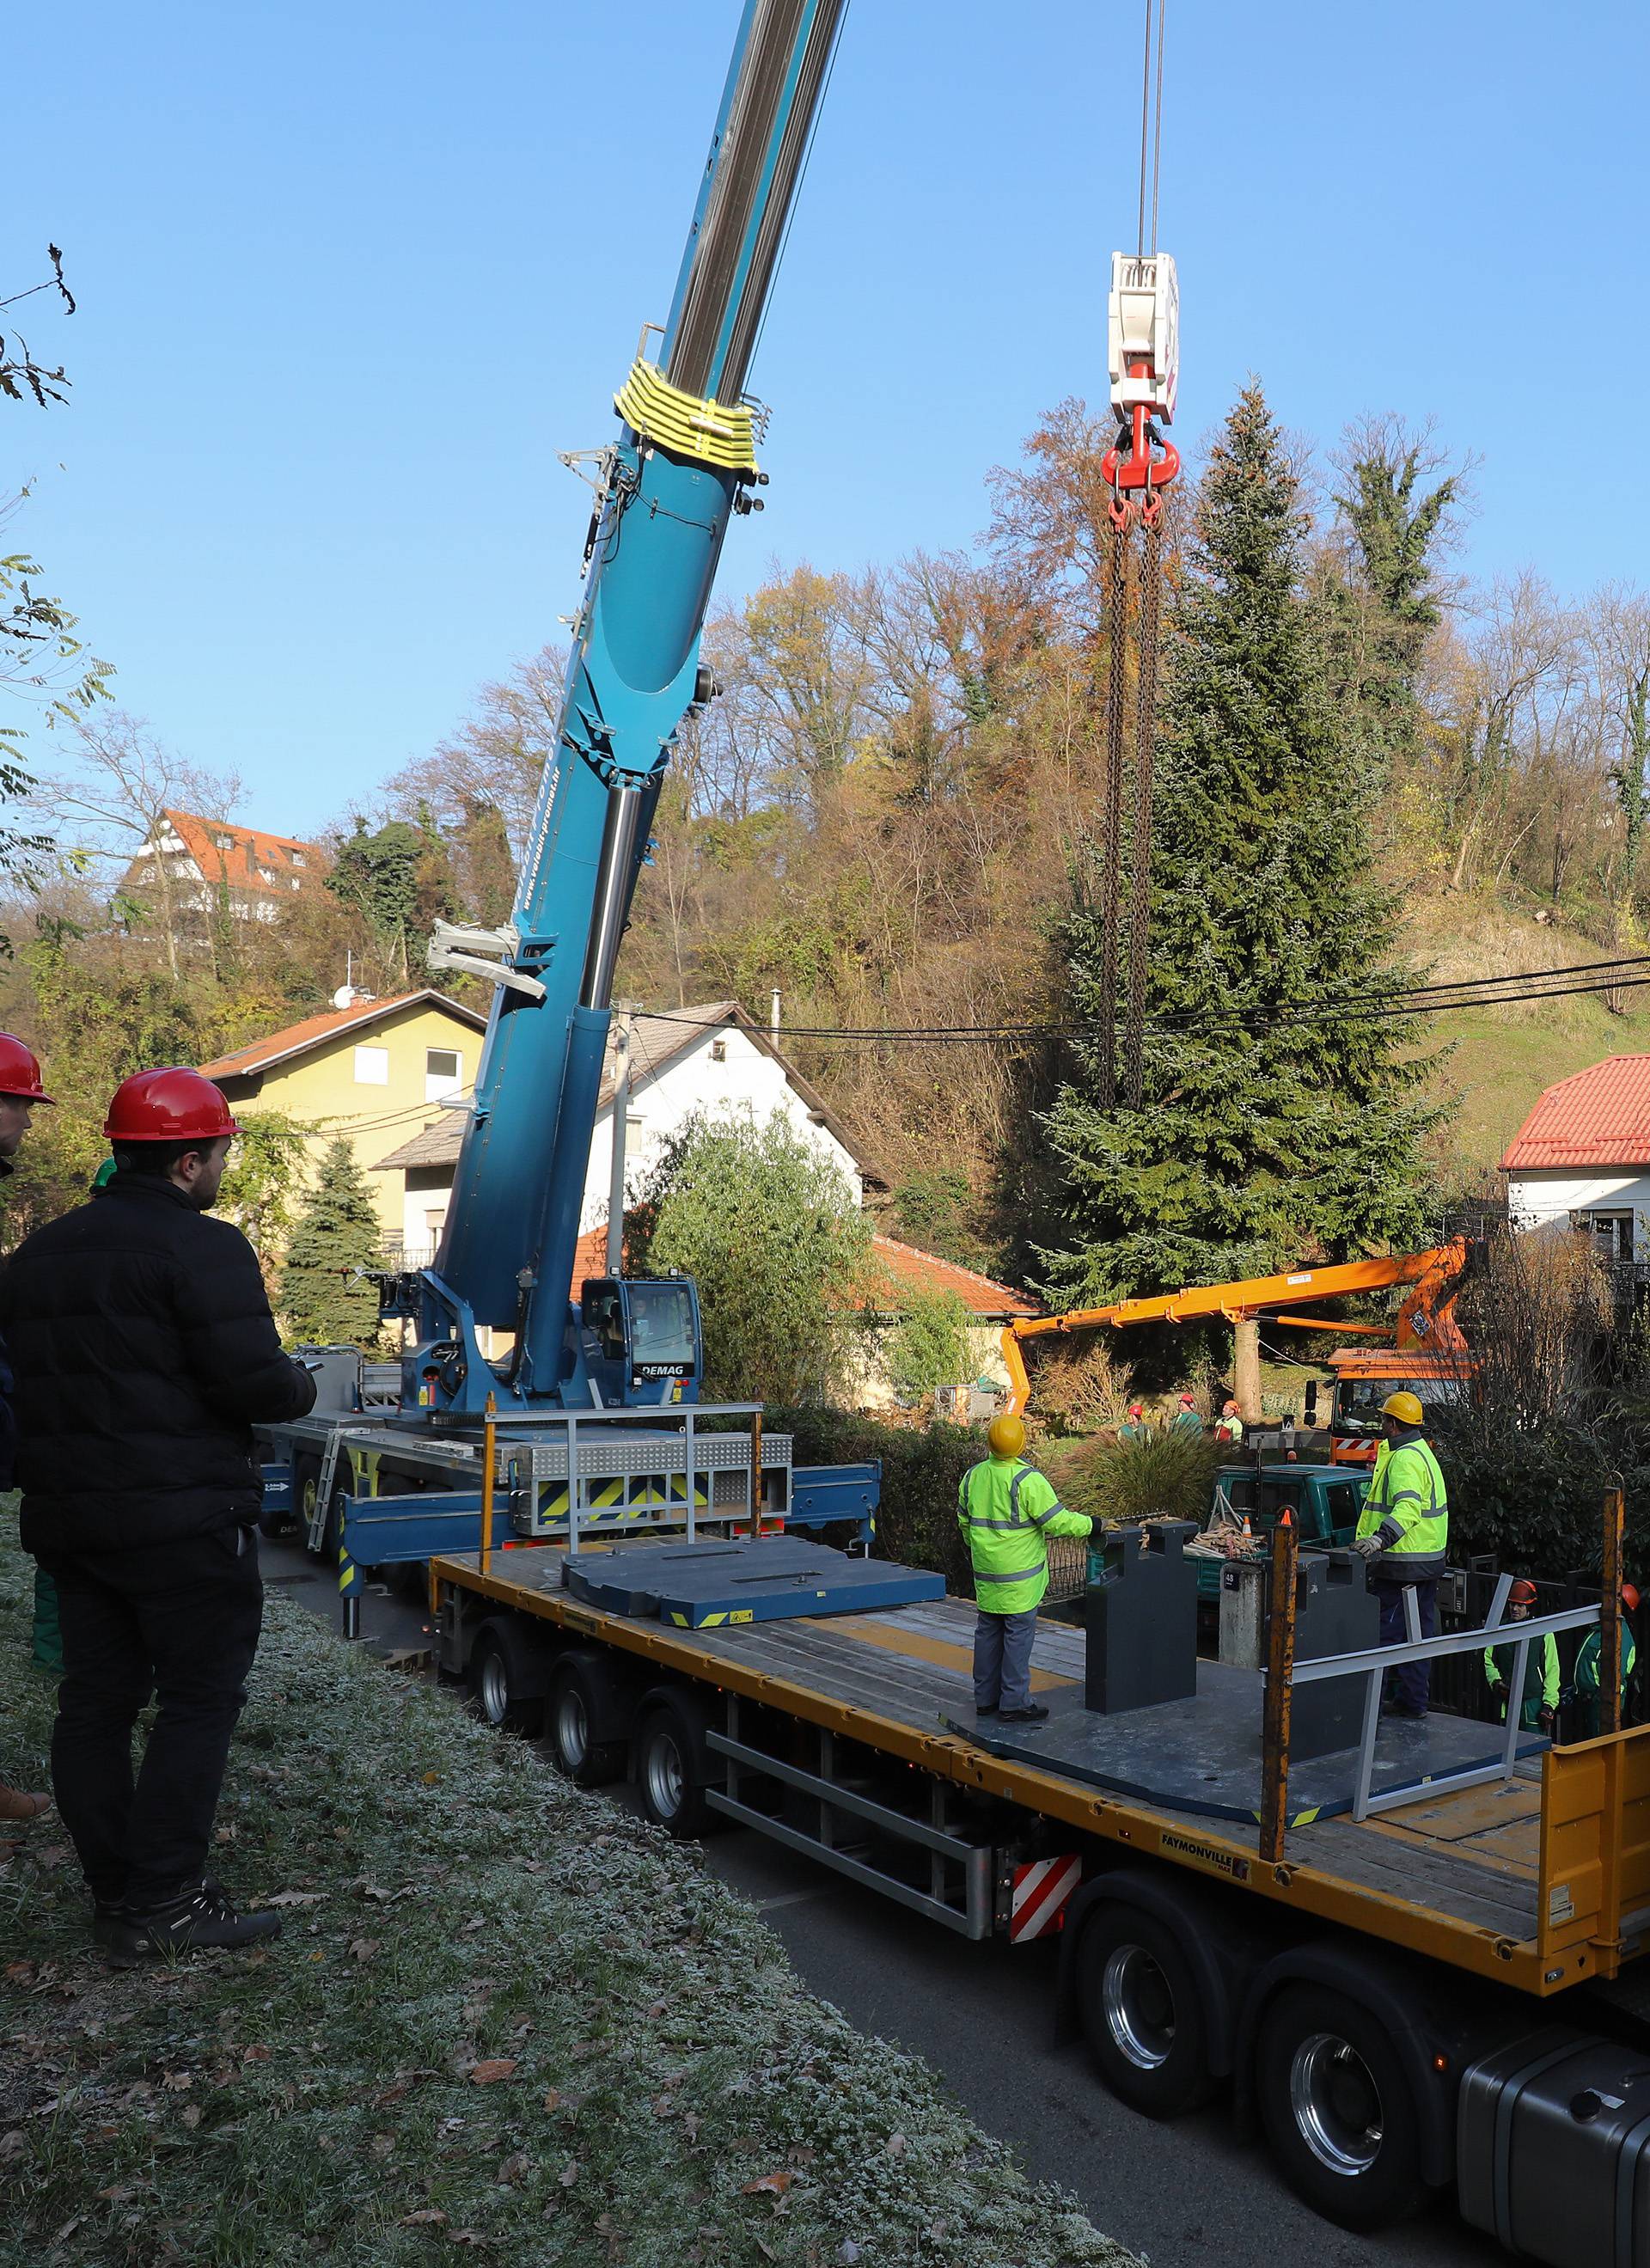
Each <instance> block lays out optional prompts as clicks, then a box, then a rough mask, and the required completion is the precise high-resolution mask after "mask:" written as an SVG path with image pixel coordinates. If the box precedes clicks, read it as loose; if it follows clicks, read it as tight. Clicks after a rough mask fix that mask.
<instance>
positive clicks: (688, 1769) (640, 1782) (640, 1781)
mask: <svg viewBox="0 0 1650 2268" xmlns="http://www.w3.org/2000/svg"><path fill="white" fill-rule="evenodd" d="M706 1761H707V1756H706V1749H705V1745H704V1719H703V1715H702V1713H701V1712H700V1710H699V1709H698V1707H697V1706H696V1704H695V1703H694V1702H692V1701H690V1700H689V1699H688V1698H687V1697H686V1696H685V1695H682V1694H680V1693H656V1694H654V1695H652V1697H651V1698H650V1699H649V1700H647V1701H646V1702H645V1703H644V1704H643V1708H642V1725H641V1730H640V1731H639V1732H638V1733H637V1738H636V1784H637V1789H638V1790H639V1792H640V1794H641V1798H642V1809H643V1811H644V1813H645V1815H646V1816H647V1817H648V1818H649V1819H651V1820H652V1823H653V1824H654V1826H655V1827H662V1828H663V1829H664V1830H665V1831H666V1833H667V1835H674V1836H675V1837H677V1838H678V1839H679V1840H680V1841H681V1842H684V1843H691V1842H694V1841H696V1839H697V1838H698V1837H700V1836H702V1835H703V1834H704V1833H705V1832H706V1830H708V1828H709V1827H710V1824H711V1817H712V1814H711V1807H710V1805H709V1804H708V1803H707V1802H706V1801H705V1800H704V1781H705V1764H706Z"/></svg>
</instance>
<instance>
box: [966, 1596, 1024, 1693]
mask: <svg viewBox="0 0 1650 2268" xmlns="http://www.w3.org/2000/svg"><path fill="white" fill-rule="evenodd" d="M1036 1635H1037V1609H1035V1607H1028V1608H1027V1609H1026V1611H1025V1612H1024V1614H1022V1615H988V1614H987V1613H986V1611H985V1609H984V1608H983V1607H982V1608H981V1609H980V1618H979V1620H978V1622H977V1623H976V1624H975V1625H974V1705H975V1707H976V1709H1028V1708H1029V1707H1030V1706H1031V1641H1032V1639H1033V1638H1035V1636H1036Z"/></svg>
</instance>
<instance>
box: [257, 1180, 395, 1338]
mask: <svg viewBox="0 0 1650 2268" xmlns="http://www.w3.org/2000/svg"><path fill="white" fill-rule="evenodd" d="M383 1241H384V1231H383V1228H382V1226H381V1225H380V1224H379V1217H378V1209H377V1207H376V1206H375V1205H374V1204H373V1202H372V1190H371V1189H369V1188H368V1186H367V1180H366V1175H365V1173H364V1172H363V1171H362V1169H361V1167H360V1164H359V1162H358V1161H357V1158H356V1154H355V1152H354V1151H353V1150H352V1149H351V1148H350V1145H349V1144H348V1143H347V1142H346V1141H343V1139H342V1138H340V1139H339V1140H337V1141H335V1142H333V1143H330V1144H329V1145H328V1148H327V1152H326V1154H325V1155H324V1156H323V1158H322V1159H321V1161H320V1172H319V1174H318V1175H317V1177H316V1182H315V1186H314V1188H313V1189H311V1190H310V1192H309V1193H308V1195H307V1196H306V1197H305V1199H304V1202H303V1204H302V1206H301V1207H300V1209H299V1211H298V1219H297V1220H296V1221H295V1223H294V1224H293V1228H292V1241H291V1243H290V1244H289V1245H288V1247H287V1248H286V1258H285V1261H284V1263H283V1266H282V1269H281V1300H280V1305H281V1312H282V1314H283V1315H284V1318H285V1322H286V1327H287V1329H288V1331H289V1332H290V1333H291V1337H293V1338H295V1339H297V1340H299V1341H301V1342H303V1343H305V1344H313V1345H319V1346H329V1345H332V1344H348V1343H349V1342H350V1341H353V1342H354V1344H356V1345H357V1346H361V1347H368V1346H371V1345H372V1344H373V1343H374V1341H375V1340H376V1338H377V1337H378V1287H377V1285H375V1284H372V1283H371V1282H367V1281H365V1280H364V1279H363V1278H360V1277H358V1276H357V1275H356V1273H355V1270H357V1268H375V1267H379V1266H381V1265H382V1264H383V1263H382V1246H383Z"/></svg>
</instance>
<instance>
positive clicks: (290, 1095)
mask: <svg viewBox="0 0 1650 2268" xmlns="http://www.w3.org/2000/svg"><path fill="white" fill-rule="evenodd" d="M485 1030H486V1025H485V1023H484V1021H483V1020H482V1018H481V1017H480V1016H478V1015H476V1014H475V1012H474V1011H473V1010H472V1009H469V1008H466V1007H462V1006H460V1004H459V1002H458V1001H456V1000H449V999H448V998H447V997H446V994H445V993H441V992H437V991H434V990H424V991H419V992H404V993H400V994H398V995H396V996H395V997H394V998H391V999H387V1000H368V999H358V1000H355V1001H353V1002H351V1003H350V1005H348V1006H347V1007H343V1008H334V1009H330V1010H328V1011H327V1012H325V1013H322V1014H320V1015H316V1016H306V1017H305V1018H304V1019H303V1020H302V1021H301V1022H299V1023H296V1024H289V1025H288V1026H287V1027H285V1028H284V1030H282V1031H278V1032H272V1033H270V1035H269V1037H268V1038H267V1039H261V1040H253V1041H250V1042H248V1043H247V1045H246V1046H245V1047H242V1048H236V1049H233V1050H232V1052H231V1053H230V1054H228V1055H225V1056H219V1057H217V1060H216V1061H215V1062H213V1063H209V1064H202V1066H201V1069H202V1070H203V1071H204V1072H205V1074H206V1076H207V1078H208V1079H213V1080H215V1081H216V1082H217V1085H218V1086H221V1087H222V1088H223V1090H224V1093H225V1096H226V1097H227V1099H228V1101H229V1102H230V1105H231V1107H232V1108H233V1109H234V1110H236V1111H237V1112H240V1111H247V1112H254V1111H262V1110H268V1111H279V1112H281V1113H282V1114H284V1116H287V1117H289V1118H292V1119H296V1120H298V1122H299V1123H301V1124H303V1125H304V1126H305V1128H306V1130H307V1132H308V1141H309V1147H310V1151H311V1154H312V1158H313V1159H314V1160H319V1158H320V1155H321V1153H322V1152H323V1151H324V1150H325V1148H326V1146H327V1145H328V1143H329V1142H331V1141H334V1140H335V1139H336V1138H337V1137H338V1136H340V1135H342V1136H343V1138H344V1140H345V1141H347V1142H348V1143H349V1145H350V1148H351V1149H352V1150H353V1151H354V1152H355V1154H356V1158H357V1161H358V1163H359V1164H360V1166H361V1167H362V1170H363V1172H364V1173H365V1175H366V1182H367V1186H368V1188H369V1189H372V1194H373V1201H374V1203H375V1204H376V1205H377V1207H378V1211H379V1219H380V1221H381V1222H382V1224H383V1227H384V1241H385V1243H386V1245H387V1246H392V1247H399V1246H400V1244H401V1240H402V1233H403V1219H402V1211H403V1208H402V1202H401V1191H400V1189H399V1188H394V1187H392V1186H388V1185H387V1183H386V1179H385V1176H384V1175H381V1174H374V1173H373V1172H372V1167H374V1166H375V1165H376V1164H377V1163H378V1161H379V1159H380V1158H382V1157H383V1155H384V1153H385V1152H386V1150H387V1149H391V1148H393V1147H394V1145H396V1144H397V1143H398V1142H404V1141H406V1140H408V1139H409V1138H410V1137H411V1136H412V1135H414V1134H416V1132H417V1131H418V1130H419V1129H420V1128H421V1127H424V1126H428V1125H430V1124H431V1123H432V1122H434V1121H435V1120H437V1119H438V1118H439V1117H440V1116H442V1102H443V1099H444V1098H446V1097H448V1096H462V1095H468V1094H469V1092H470V1090H471V1089H472V1088H473V1087H474V1086H475V1071H476V1065H477V1063H478V1061H479V1059H480V1056H481V1046H482V1034H483V1033H484V1031H485Z"/></svg>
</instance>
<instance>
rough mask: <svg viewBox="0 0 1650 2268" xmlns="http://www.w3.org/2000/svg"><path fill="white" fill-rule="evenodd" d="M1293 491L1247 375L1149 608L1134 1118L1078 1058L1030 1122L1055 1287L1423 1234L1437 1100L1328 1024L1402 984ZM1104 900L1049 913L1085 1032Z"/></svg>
mask: <svg viewBox="0 0 1650 2268" xmlns="http://www.w3.org/2000/svg"><path fill="white" fill-rule="evenodd" d="M1305 533H1306V520H1305V515H1304V513H1303V512H1302V509H1301V504H1300V493H1299V487H1298V483H1297V482H1296V480H1295V478H1294V475H1293V473H1292V471H1291V469H1290V466H1289V462H1288V459H1287V456H1286V454H1285V449H1284V446H1283V442H1282V439H1281V437H1280V435H1279V433H1278V428H1277V426H1276V425H1275V424H1274V423H1273V421H1272V419H1271V415H1270V413H1269V411H1268V409H1267V407H1266V403H1265V400H1264V397H1263V394H1262V392H1261V388H1260V387H1259V385H1258V384H1257V383H1255V382H1253V381H1251V383H1250V384H1249V386H1248V387H1246V388H1245V389H1244V391H1243V393H1242V394H1241V395H1240V396H1239V399H1238V401H1237V402H1236V404H1235V406H1234V409H1233V410H1232V412H1231V415H1230V416H1229V417H1228V419H1227V421H1226V426H1225V429H1224V431H1223V433H1222V435H1221V438H1220V439H1219V443H1218V445H1217V446H1216V447H1215V449H1214V452H1213V455H1212V460H1211V462H1210V465H1209V468H1208V470H1207V473H1206V475H1205V476H1204V482H1203V487H1202V490H1201V494H1200V497H1199V499H1198V504H1197V516H1196V524H1195V527H1194V529H1193V531H1192V534H1191V538H1190V544H1189V548H1188V553H1187V556H1186V558H1185V561H1184V563H1183V571H1182V573H1181V575H1180V576H1179V578H1178V579H1177V581H1176V584H1175V588H1174V591H1173V594H1172V597H1171V600H1170V605H1169V610H1168V616H1167V619H1166V637H1165V652H1164V663H1165V672H1166V675H1165V682H1164V689H1163V701H1162V709H1161V714H1160V735H1159V750H1158V770H1157V796H1156V814H1155V841H1154V844H1153V882H1152V936H1151V968H1150V976H1149V983H1148V988H1147V1011H1146V1013H1147V1037H1146V1048H1145V1107H1144V1108H1143V1109H1141V1110H1139V1111H1138V1112H1137V1111H1132V1110H1130V1109H1129V1108H1127V1107H1126V1106H1123V1105H1114V1106H1112V1107H1110V1108H1106V1107H1102V1105H1101V1101H1099V1095H1098V1080H1097V1077H1096V1063H1095V1057H1094V1055H1093V1054H1092V1053H1091V1052H1087V1051H1085V1050H1084V1049H1082V1048H1080V1047H1079V1049H1077V1051H1076V1059H1075V1064H1074V1067H1073V1068H1072V1071H1071V1072H1070V1075H1069V1076H1068V1078H1067V1079H1066V1081H1065V1083H1064V1085H1063V1086H1062V1087H1061V1089H1060V1091H1059V1093H1058V1094H1057V1099H1056V1101H1055V1104H1054V1107H1053V1108H1052V1110H1051V1111H1050V1114H1049V1116H1048V1117H1047V1119H1046V1121H1045V1126H1046V1131H1047V1134H1048V1136H1049V1138H1050V1143H1051V1145H1052V1148H1053V1152H1054V1156H1055V1160H1056V1162H1057V1169H1058V1173H1059V1175H1060V1183H1061V1186H1060V1191H1059V1196H1058V1198H1057V1212H1058V1216H1059V1226H1058V1227H1057V1229H1056V1230H1055V1231H1053V1232H1052V1233H1050V1237H1049V1240H1048V1245H1047V1247H1046V1248H1045V1249H1044V1250H1043V1253H1042V1260H1043V1263H1044V1267H1045V1270H1046V1275H1047V1279H1048V1288H1049V1290H1050V1292H1051V1293H1052V1294H1053V1295H1054V1296H1055V1297H1056V1298H1057V1299H1059V1300H1062V1301H1066V1302H1070V1301H1075V1300H1086V1299H1092V1298H1103V1297H1110V1296H1116V1295H1118V1294H1120V1293H1128V1292H1144V1291H1155V1290H1160V1289H1164V1288H1170V1289H1172V1288H1174V1287H1175V1286H1177V1285H1182V1284H1191V1283H1198V1282H1207V1281H1211V1280H1218V1279H1220V1278H1226V1277H1231V1276H1241V1275H1247V1274H1250V1273H1253V1272H1255V1271H1256V1270H1263V1269H1265V1268H1268V1267H1270V1266H1273V1265H1276V1264H1279V1263H1285V1262H1287V1261H1289V1260H1292V1259H1296V1258H1300V1257H1305V1256H1308V1255H1323V1254H1332V1255H1337V1256H1338V1255H1343V1254H1345V1253H1348V1252H1358V1251H1362V1250H1368V1249H1370V1248H1374V1247H1377V1246H1380V1245H1382V1244H1396V1245H1402V1244H1404V1243H1407V1242H1408V1241H1411V1239H1412V1238H1414V1237H1415V1236H1416V1235H1417V1234H1418V1233H1419V1230H1420V1227H1421V1219H1420V1204H1419V1199H1420V1196H1421V1189H1422V1182H1423V1174H1422V1167H1421V1163H1420V1160H1419V1157H1418V1136H1419V1135H1420V1134H1421V1133H1422V1132H1423V1131H1424V1130H1425V1127H1426V1126H1427V1125H1428V1124H1429V1123H1431V1120H1432V1116H1433V1114H1432V1113H1430V1112H1429V1110H1428V1108H1426V1106H1425V1103H1424V1102H1423V1101H1421V1100H1420V1098H1419V1096H1418V1093H1417V1089H1418V1084H1419V1081H1420V1079H1421V1078H1422V1076H1423V1074H1424V1071H1425V1064H1420V1063H1418V1061H1417V1060H1416V1058H1415V1057H1414V1055H1413V1053H1412V1051H1411V1039H1410V1036H1409V1035H1408V1034H1407V1033H1406V1031H1405V1029H1404V1027H1403V1026H1402V1024H1400V1023H1396V1022H1394V1021H1391V1020H1386V1021H1382V1020H1373V1019H1370V1018H1368V1017H1361V1018H1360V1017H1358V1016H1355V1015H1351V1014H1349V1015H1344V1016H1337V1015H1334V1014H1332V1013H1329V1014H1326V1013H1324V1009H1325V1005H1326V1003H1328V1002H1330V1001H1331V1000H1333V999H1336V998H1344V996H1346V995H1347V994H1349V993H1354V992H1356V993H1379V992H1380V991H1381V989H1382V987H1383V986H1384V985H1386V984H1389V983H1393V982H1396V981H1399V980H1400V977H1401V972H1400V971H1399V969H1398V968H1397V967H1396V964H1395V962H1394V961H1393V941H1394V911H1393V908H1392V905H1391V903H1390V902H1389V898H1388V896H1387V895H1386V894H1385V893H1384V892H1383V891H1382V890H1381V887H1380V886H1379V885H1378V884H1377V883H1376V882H1375V881H1374V880H1373V879H1372V877H1371V873H1370V871H1369V869H1370V858H1369V850H1368V820H1369V814H1370V809H1371V805H1372V802H1373V799H1374V793H1375V792H1376V790H1377V784H1378V783H1377V781H1376V779H1375V777H1374V772H1375V770H1376V767H1375V764H1374V761H1373V752H1372V750H1371V747H1370V745H1369V737H1368V734H1367V732H1366V727H1365V726H1364V725H1362V723H1361V721H1360V719H1359V715H1358V713H1357V712H1356V711H1340V712H1338V713H1337V710H1336V708H1335V707H1334V705H1333V704H1332V703H1331V701H1330V696H1329V694H1328V690H1327V688H1326V683H1325V676H1324V669H1323V662H1322V638H1321V632H1320V625H1319V623H1318V622H1317V621H1316V619H1315V615H1314V614H1313V611H1312V609H1311V608H1310V606H1309V604H1308V602H1307V600H1306V598H1305V597H1304V596H1303V594H1302V593H1301V591H1300V583H1299V577H1300V553H1301V545H1302V542H1303V539H1304V536H1305ZM1100 936H1101V917H1100V909H1099V908H1098V907H1097V906H1094V907H1088V906H1084V907H1079V909H1078V910H1077V911H1076V912H1075V913H1074V914H1073V915H1072V917H1071V918H1070V919H1069V920H1068V921H1067V923H1066V924H1065V925H1064V938H1063V943H1064V949H1065V954H1066V958H1067V961H1068V967H1069V974H1070V984H1071V993H1072V1008H1073V1010H1074V1012H1075V1016H1076V1018H1077V1020H1079V1021H1087V1020H1095V1019H1097V1018H1099V1017H1100V1016H1101V1014H1102V1013H1109V1012H1111V1011H1112V1010H1113V1009H1114V1008H1115V1007H1116V1005H1117V1004H1116V1003H1114V1002H1110V1001H1105V1000H1102V999H1101V998H1100V997H1099V970H1100V966H1101V954H1100Z"/></svg>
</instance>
